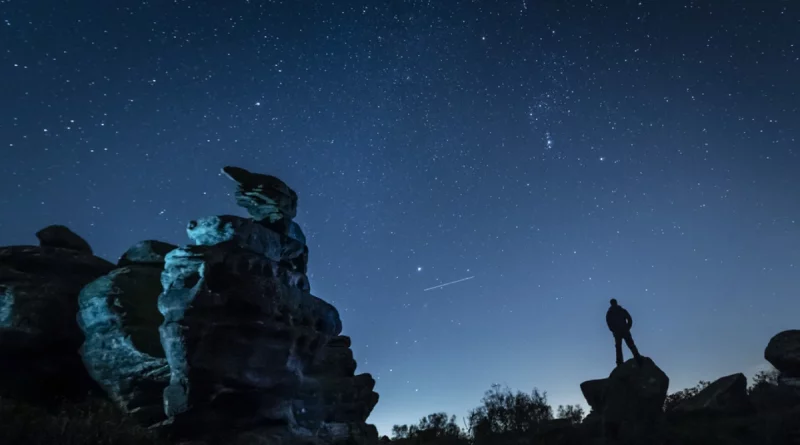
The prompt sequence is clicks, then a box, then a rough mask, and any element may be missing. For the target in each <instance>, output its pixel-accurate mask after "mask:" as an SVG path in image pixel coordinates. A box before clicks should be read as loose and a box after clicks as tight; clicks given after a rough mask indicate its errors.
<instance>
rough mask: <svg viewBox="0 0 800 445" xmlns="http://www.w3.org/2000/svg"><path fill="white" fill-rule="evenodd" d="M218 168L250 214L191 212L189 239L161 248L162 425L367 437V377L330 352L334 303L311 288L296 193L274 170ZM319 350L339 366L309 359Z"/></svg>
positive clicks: (330, 438)
mask: <svg viewBox="0 0 800 445" xmlns="http://www.w3.org/2000/svg"><path fill="white" fill-rule="evenodd" d="M224 172H225V173H226V174H228V176H229V177H231V178H232V179H234V180H235V181H236V182H237V183H238V190H237V193H236V197H237V202H238V203H239V204H240V205H241V206H243V207H244V208H245V209H247V211H248V212H249V213H250V214H251V215H252V216H253V219H248V218H241V217H236V216H230V215H222V216H212V217H206V218H201V219H198V220H196V221H192V222H190V223H189V225H188V227H187V232H188V235H189V238H190V239H191V240H192V241H194V243H195V245H192V246H186V247H181V248H177V249H175V250H173V251H171V252H170V253H169V254H167V256H166V259H165V266H164V271H163V273H162V276H161V283H162V286H163V292H162V293H161V295H160V296H159V298H158V308H159V310H160V311H161V313H162V314H163V316H164V322H163V324H162V325H161V327H160V329H159V331H160V338H161V344H162V345H163V346H164V352H165V355H166V359H167V362H168V364H169V369H170V381H169V385H168V386H167V388H166V390H165V391H164V407H165V412H166V415H167V416H168V417H169V420H168V422H167V423H165V425H169V428H170V430H171V431H172V432H174V433H175V434H178V435H181V436H197V435H202V434H216V435H220V434H222V435H225V434H229V433H230V431H233V430H236V431H250V432H251V433H252V432H254V431H258V435H260V436H261V437H273V438H276V437H281V438H284V439H287V438H289V439H291V440H295V439H298V438H303V439H304V440H308V441H311V442H313V441H315V440H320V441H322V442H320V443H335V442H341V441H342V439H346V440H349V441H352V440H357V441H358V443H369V442H372V441H374V440H377V432H376V431H375V430H374V428H370V427H368V426H367V425H366V424H365V423H364V421H365V420H366V417H367V416H368V415H369V412H370V411H371V409H372V407H373V406H374V402H375V401H376V400H377V395H376V394H374V393H372V387H373V385H374V381H372V378H371V377H370V376H369V375H362V376H355V377H354V376H353V371H354V370H355V367H354V366H352V369H351V368H350V366H351V365H349V364H347V365H342V363H341V362H340V361H338V357H340V356H341V351H340V350H341V349H342V341H343V340H341V339H338V340H334V341H333V342H332V343H331V342H330V340H331V339H333V338H335V336H337V335H338V334H339V333H340V332H341V329H342V326H341V321H340V319H339V314H338V312H337V311H336V309H335V308H334V307H333V306H331V305H330V304H328V303H326V302H324V301H322V300H320V299H319V298H317V297H315V296H313V295H311V293H310V286H309V282H308V279H307V277H306V276H305V271H306V265H307V260H308V249H307V247H306V246H305V237H304V236H303V235H302V231H301V230H300V228H299V226H297V225H296V224H295V223H294V222H293V221H292V218H293V217H294V216H295V214H296V208H297V195H296V194H295V193H294V191H292V190H291V189H290V188H289V187H288V186H286V184H284V183H283V182H281V181H280V180H279V179H277V178H275V177H272V176H266V175H257V174H253V173H250V172H247V171H246V170H244V169H240V168H235V167H226V168H225V169H224ZM337 348H338V349H337ZM344 349H346V350H347V351H349V344H347V346H345V347H344ZM344 355H345V356H346V355H347V352H345V353H344ZM320 361H324V362H325V363H331V364H336V366H338V368H336V367H334V368H331V369H328V368H327V367H324V369H323V368H321V367H317V368H315V363H318V362H320ZM306 406H308V408H306ZM298 407H299V408H298ZM354 434H360V437H358V438H356V437H354ZM275 440H277V439H275Z"/></svg>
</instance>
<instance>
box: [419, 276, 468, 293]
mask: <svg viewBox="0 0 800 445" xmlns="http://www.w3.org/2000/svg"><path fill="white" fill-rule="evenodd" d="M473 278H475V276H474V275H473V276H471V277H467V278H462V279H460V280H456V281H451V282H449V283H444V284H440V285H438V286H433V287H429V288H427V289H422V291H423V292H425V291H429V290H433V289H438V288H440V287H445V286H449V285H451V284H456V283H460V282H462V281H467V280H471V279H473Z"/></svg>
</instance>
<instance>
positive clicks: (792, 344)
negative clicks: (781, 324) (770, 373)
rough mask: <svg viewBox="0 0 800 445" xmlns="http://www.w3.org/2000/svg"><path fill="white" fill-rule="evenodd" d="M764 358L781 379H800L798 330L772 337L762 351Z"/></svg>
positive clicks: (799, 331) (799, 334)
mask: <svg viewBox="0 0 800 445" xmlns="http://www.w3.org/2000/svg"><path fill="white" fill-rule="evenodd" d="M764 358H766V359H767V361H768V362H770V363H772V366H774V367H775V369H777V370H778V371H780V372H781V374H782V376H783V377H789V378H791V377H794V378H800V329H797V330H790V331H783V332H780V333H778V334H777V335H775V336H774V337H772V339H770V341H769V344H767V348H766V349H765V350H764Z"/></svg>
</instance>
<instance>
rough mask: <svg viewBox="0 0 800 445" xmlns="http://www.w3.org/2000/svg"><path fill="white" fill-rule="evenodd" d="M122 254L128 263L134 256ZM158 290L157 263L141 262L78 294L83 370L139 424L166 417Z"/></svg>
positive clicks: (165, 367) (165, 371)
mask: <svg viewBox="0 0 800 445" xmlns="http://www.w3.org/2000/svg"><path fill="white" fill-rule="evenodd" d="M134 248H136V246H134ZM136 250H137V251H139V252H141V249H136ZM129 252H130V250H129ZM127 258H128V261H126V262H128V263H129V262H130V260H131V259H133V258H134V256H132V255H129V256H128V257H127ZM139 259H140V260H148V261H149V260H151V259H152V256H151V255H145V256H143V257H142V256H140V257H139ZM161 292H162V287H161V266H160V265H158V263H146V262H142V263H139V264H136V263H130V264H129V265H128V266H126V267H120V268H117V269H115V270H113V271H112V272H111V273H109V274H108V275H105V276H103V277H100V278H98V279H97V280H95V281H93V282H91V283H89V284H88V285H87V286H86V287H84V288H83V290H82V291H81V294H80V310H79V313H78V321H79V325H80V326H81V329H82V330H83V332H84V333H85V336H86V341H85V342H84V344H83V346H82V347H81V355H82V357H83V362H84V364H85V366H86V369H87V370H88V371H89V373H90V375H91V376H92V378H93V379H94V380H95V381H96V382H97V383H98V384H99V385H100V386H101V387H102V388H103V389H104V390H105V391H106V393H107V394H108V396H109V397H110V398H111V400H113V401H114V402H115V403H116V404H117V406H118V407H119V408H120V409H121V410H122V411H123V412H125V413H127V414H129V415H131V416H133V417H134V418H136V419H137V420H138V421H139V422H141V423H143V424H145V425H152V424H155V423H157V422H161V421H163V420H165V419H166V415H165V414H164V402H163V392H164V388H166V386H167V383H168V382H169V374H170V372H169V366H168V365H167V360H166V358H165V356H164V349H163V348H162V346H161V339H160V336H159V331H158V328H159V326H160V325H161V323H162V321H163V317H162V315H161V313H160V312H159V311H158V297H159V295H161Z"/></svg>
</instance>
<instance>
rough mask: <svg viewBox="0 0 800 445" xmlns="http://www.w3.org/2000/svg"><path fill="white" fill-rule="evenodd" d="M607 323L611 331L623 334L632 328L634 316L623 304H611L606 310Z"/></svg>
mask: <svg viewBox="0 0 800 445" xmlns="http://www.w3.org/2000/svg"><path fill="white" fill-rule="evenodd" d="M606 324H607V325H608V329H611V332H614V333H615V334H616V333H619V334H622V333H625V332H629V331H630V330H631V326H633V318H631V314H629V313H628V311H626V310H625V309H624V308H623V307H622V306H619V305H617V306H611V307H610V308H608V312H606Z"/></svg>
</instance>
